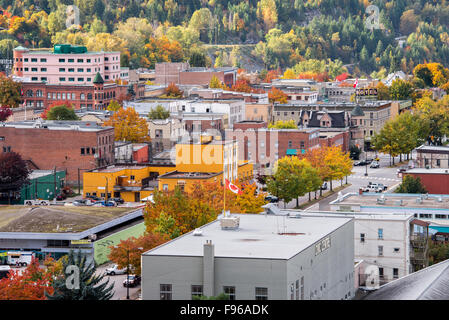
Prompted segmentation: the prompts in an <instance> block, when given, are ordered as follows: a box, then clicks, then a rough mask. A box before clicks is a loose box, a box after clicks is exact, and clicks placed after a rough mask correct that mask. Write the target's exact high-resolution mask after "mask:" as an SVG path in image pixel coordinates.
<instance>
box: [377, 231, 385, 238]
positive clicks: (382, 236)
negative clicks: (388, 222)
mask: <svg viewBox="0 0 449 320" xmlns="http://www.w3.org/2000/svg"><path fill="white" fill-rule="evenodd" d="M377 238H378V239H379V240H382V239H383V238H384V229H381V228H379V229H377Z"/></svg>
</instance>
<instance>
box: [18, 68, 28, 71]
mask: <svg viewBox="0 0 449 320" xmlns="http://www.w3.org/2000/svg"><path fill="white" fill-rule="evenodd" d="M17 70H18V69H17ZM28 70H29V69H28V68H25V71H28Z"/></svg>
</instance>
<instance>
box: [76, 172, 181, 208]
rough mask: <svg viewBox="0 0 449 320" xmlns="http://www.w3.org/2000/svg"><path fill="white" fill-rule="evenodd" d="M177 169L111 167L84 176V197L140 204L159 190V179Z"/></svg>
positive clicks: (86, 173)
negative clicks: (105, 198)
mask: <svg viewBox="0 0 449 320" xmlns="http://www.w3.org/2000/svg"><path fill="white" fill-rule="evenodd" d="M174 169H175V165H157V166H149V165H135V166H133V165H126V166H121V165H120V166H109V167H107V168H104V169H95V170H91V171H88V172H85V173H84V174H83V196H84V197H86V196H89V195H93V196H97V197H101V198H104V197H105V196H106V194H107V195H108V198H111V197H116V198H119V197H120V198H122V199H123V200H125V201H127V202H140V201H141V199H143V198H146V197H148V196H149V195H150V194H152V193H153V191H154V190H155V189H157V188H158V183H157V177H158V176H159V175H162V174H164V173H167V172H171V171H173V170H174Z"/></svg>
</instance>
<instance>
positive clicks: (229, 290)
mask: <svg viewBox="0 0 449 320" xmlns="http://www.w3.org/2000/svg"><path fill="white" fill-rule="evenodd" d="M303 291H304V279H302V297H303V296H304V292H303ZM190 292H191V297H192V299H193V298H194V297H200V296H202V295H204V293H203V286H202V285H192V286H191V289H190ZM223 293H225V294H226V295H227V296H228V298H229V300H235V297H236V290H235V287H234V286H224V287H223ZM159 296H160V300H173V286H172V285H171V284H161V285H159ZM254 298H255V300H268V288H262V287H256V288H255V291H254Z"/></svg>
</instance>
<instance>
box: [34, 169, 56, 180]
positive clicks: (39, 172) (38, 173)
mask: <svg viewBox="0 0 449 320" xmlns="http://www.w3.org/2000/svg"><path fill="white" fill-rule="evenodd" d="M57 172H60V171H57ZM51 174H53V170H33V171H32V172H31V173H30V174H29V175H28V179H30V180H33V179H37V178H41V177H45V176H48V175H51Z"/></svg>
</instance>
